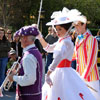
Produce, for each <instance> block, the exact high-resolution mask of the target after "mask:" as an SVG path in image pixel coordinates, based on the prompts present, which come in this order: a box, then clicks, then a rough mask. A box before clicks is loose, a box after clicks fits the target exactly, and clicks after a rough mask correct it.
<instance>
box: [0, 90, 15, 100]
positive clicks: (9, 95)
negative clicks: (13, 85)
mask: <svg viewBox="0 0 100 100" xmlns="http://www.w3.org/2000/svg"><path fill="white" fill-rule="evenodd" d="M3 95H4V96H3V97H0V100H15V92H3Z"/></svg>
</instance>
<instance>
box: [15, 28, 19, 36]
mask: <svg viewBox="0 0 100 100" xmlns="http://www.w3.org/2000/svg"><path fill="white" fill-rule="evenodd" d="M19 34H20V29H19V30H17V31H16V32H15V33H14V37H18V36H19Z"/></svg>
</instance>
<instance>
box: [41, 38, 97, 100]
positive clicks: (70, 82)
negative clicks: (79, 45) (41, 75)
mask: <svg viewBox="0 0 100 100" xmlns="http://www.w3.org/2000/svg"><path fill="white" fill-rule="evenodd" d="M49 47H50V46H49ZM49 47H48V49H47V50H49ZM73 49H74V45H73V43H72V42H71V38H70V37H67V38H61V39H59V40H58V42H57V43H56V46H55V48H53V50H54V52H53V53H54V55H53V58H54V60H53V62H52V63H51V65H50V67H49V69H50V70H52V69H53V72H52V73H51V74H50V78H51V80H52V82H53V86H52V87H51V88H50V87H49V85H48V84H47V83H46V82H45V83H44V85H43V87H42V100H96V99H95V98H94V97H93V95H92V93H91V92H90V90H89V89H88V88H87V86H86V84H85V83H84V82H83V81H82V80H81V78H80V76H79V75H78V74H77V72H76V71H75V70H74V69H72V68H71V67H70V68H67V67H65V68H56V66H57V65H58V64H59V63H60V61H61V60H63V59H68V60H69V61H71V59H72V56H73ZM54 69H55V70H54ZM79 94H81V95H83V97H80V95H79ZM46 96H47V99H45V98H46ZM82 98H83V99H82Z"/></svg>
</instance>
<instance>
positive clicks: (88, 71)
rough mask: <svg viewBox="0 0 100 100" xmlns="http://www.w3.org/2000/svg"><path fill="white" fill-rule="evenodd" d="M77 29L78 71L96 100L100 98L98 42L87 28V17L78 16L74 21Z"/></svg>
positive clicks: (76, 52) (76, 56) (76, 55)
mask: <svg viewBox="0 0 100 100" xmlns="http://www.w3.org/2000/svg"><path fill="white" fill-rule="evenodd" d="M74 25H75V30H76V32H77V33H78V34H79V35H78V36H77V39H76V43H75V52H74V55H75V57H74V58H76V61H77V69H76V71H77V72H78V73H79V74H80V76H81V78H82V79H83V80H84V81H85V82H86V84H87V86H88V87H89V89H90V90H91V91H92V93H93V95H94V96H95V97H96V100H100V90H99V72H98V68H97V53H98V43H97V40H96V38H95V37H93V36H92V34H91V33H90V32H89V30H87V18H86V17H85V16H83V15H81V16H77V21H76V22H75V23H74Z"/></svg>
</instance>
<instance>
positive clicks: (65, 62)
mask: <svg viewBox="0 0 100 100" xmlns="http://www.w3.org/2000/svg"><path fill="white" fill-rule="evenodd" d="M57 67H58V68H63V67H71V61H69V60H68V59H63V60H62V61H61V62H60V63H59V64H58V66H57Z"/></svg>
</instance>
